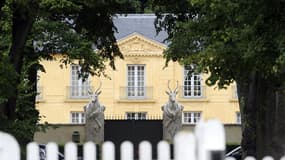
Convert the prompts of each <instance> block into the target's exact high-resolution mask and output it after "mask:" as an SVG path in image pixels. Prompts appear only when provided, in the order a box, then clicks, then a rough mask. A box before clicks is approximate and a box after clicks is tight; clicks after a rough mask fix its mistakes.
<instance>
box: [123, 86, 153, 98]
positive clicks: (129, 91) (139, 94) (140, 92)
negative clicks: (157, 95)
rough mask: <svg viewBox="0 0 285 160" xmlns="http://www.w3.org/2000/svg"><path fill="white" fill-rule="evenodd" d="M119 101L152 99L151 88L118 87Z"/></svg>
mask: <svg viewBox="0 0 285 160" xmlns="http://www.w3.org/2000/svg"><path fill="white" fill-rule="evenodd" d="M120 99H121V100H150V99H153V87H120Z"/></svg>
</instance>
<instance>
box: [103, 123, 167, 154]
mask: <svg viewBox="0 0 285 160" xmlns="http://www.w3.org/2000/svg"><path fill="white" fill-rule="evenodd" d="M162 134H163V132H162V120H105V141H112V142H113V143H114V144H115V150H116V159H120V145H121V143H122V142H123V141H126V140H128V141H131V142H132V143H133V144H134V152H135V153H134V156H135V157H134V158H135V159H137V158H138V145H139V143H140V142H141V141H143V140H147V141H149V142H150V143H151V144H152V157H154V158H156V157H157V149H156V146H157V143H158V142H159V141H161V140H162Z"/></svg>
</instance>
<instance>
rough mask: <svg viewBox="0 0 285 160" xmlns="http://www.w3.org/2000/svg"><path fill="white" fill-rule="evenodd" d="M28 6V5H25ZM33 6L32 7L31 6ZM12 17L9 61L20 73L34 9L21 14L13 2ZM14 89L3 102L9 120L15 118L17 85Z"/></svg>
mask: <svg viewBox="0 0 285 160" xmlns="http://www.w3.org/2000/svg"><path fill="white" fill-rule="evenodd" d="M34 3H35V2H33V1H30V3H29V4H28V5H31V6H32V5H35V4H34ZM27 8H29V7H27ZM31 8H33V7H31ZM13 9H14V10H13V15H12V16H13V18H12V46H11V49H10V52H9V58H10V63H11V64H12V65H13V67H14V69H15V71H16V73H18V75H20V74H21V70H22V64H23V56H24V47H25V44H26V40H27V37H28V34H29V32H30V30H31V28H32V25H33V22H34V18H35V13H33V12H36V11H29V12H28V13H26V15H23V10H22V8H21V7H19V6H17V3H16V2H14V3H13ZM16 83H17V84H19V77H18V78H17V82H16ZM15 87H16V89H15V90H14V93H13V94H12V96H11V97H9V98H8V101H7V102H6V104H5V107H4V112H5V114H6V115H7V118H8V119H9V120H14V119H15V116H16V115H15V109H16V103H17V95H18V90H17V85H16V86H15Z"/></svg>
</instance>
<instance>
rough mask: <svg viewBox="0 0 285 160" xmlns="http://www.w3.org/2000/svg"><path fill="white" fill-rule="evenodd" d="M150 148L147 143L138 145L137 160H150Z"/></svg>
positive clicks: (143, 142)
mask: <svg viewBox="0 0 285 160" xmlns="http://www.w3.org/2000/svg"><path fill="white" fill-rule="evenodd" d="M151 149H152V146H151V144H150V142H148V141H142V142H141V143H140V144H139V160H152V152H151Z"/></svg>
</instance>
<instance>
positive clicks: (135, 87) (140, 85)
mask: <svg viewBox="0 0 285 160" xmlns="http://www.w3.org/2000/svg"><path fill="white" fill-rule="evenodd" d="M127 67H128V81H127V95H128V98H144V97H145V66H144V65H128V66H127Z"/></svg>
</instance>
